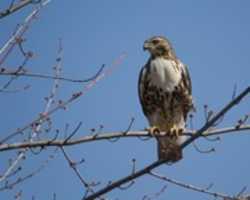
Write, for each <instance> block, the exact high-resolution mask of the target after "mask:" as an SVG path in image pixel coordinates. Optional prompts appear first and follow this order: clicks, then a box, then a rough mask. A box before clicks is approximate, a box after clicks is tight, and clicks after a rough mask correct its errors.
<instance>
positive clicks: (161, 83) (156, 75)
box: [149, 58, 181, 91]
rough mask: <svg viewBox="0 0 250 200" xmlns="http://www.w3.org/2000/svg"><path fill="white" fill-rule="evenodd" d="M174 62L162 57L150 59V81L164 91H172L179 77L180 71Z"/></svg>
mask: <svg viewBox="0 0 250 200" xmlns="http://www.w3.org/2000/svg"><path fill="white" fill-rule="evenodd" d="M176 65H177V64H176V62H174V61H172V60H167V59H164V58H156V59H154V60H152V61H151V67H150V69H151V70H150V72H151V73H150V77H149V78H150V81H151V83H152V84H153V85H156V86H158V87H160V88H162V89H165V91H173V90H174V87H175V86H177V85H178V83H179V82H180V79H181V72H180V70H178V69H177V66H176Z"/></svg>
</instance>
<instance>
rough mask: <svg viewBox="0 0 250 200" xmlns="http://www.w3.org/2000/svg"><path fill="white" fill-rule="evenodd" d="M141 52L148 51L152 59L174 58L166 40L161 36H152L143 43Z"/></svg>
mask: <svg viewBox="0 0 250 200" xmlns="http://www.w3.org/2000/svg"><path fill="white" fill-rule="evenodd" d="M143 50H144V51H145V50H147V51H149V53H150V54H151V56H152V57H157V56H163V57H166V58H175V53H174V50H173V48H172V46H171V44H170V42H169V41H168V39H167V38H165V37H163V36H154V37H151V38H149V39H147V40H146V41H145V42H144V45H143Z"/></svg>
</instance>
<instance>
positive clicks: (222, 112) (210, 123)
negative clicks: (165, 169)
mask: <svg viewBox="0 0 250 200" xmlns="http://www.w3.org/2000/svg"><path fill="white" fill-rule="evenodd" d="M249 92H250V87H247V88H246V89H245V90H244V91H243V92H242V93H241V94H239V95H238V96H237V97H236V98H235V99H233V100H231V101H230V102H229V103H228V104H227V105H226V106H225V107H224V108H222V109H221V110H220V111H219V112H218V113H217V114H215V115H214V116H213V117H212V118H211V119H210V120H209V121H207V122H206V124H205V125H204V126H203V127H202V128H200V129H199V130H198V131H197V132H196V134H194V135H193V136H191V137H190V138H189V139H188V140H187V141H185V142H184V143H183V144H182V145H181V148H182V149H184V148H185V147H186V146H188V145H189V144H190V143H192V142H193V141H195V140H196V139H198V138H199V137H201V136H202V134H203V133H204V132H205V131H206V130H207V129H209V127H211V126H213V125H214V124H215V123H216V122H217V121H218V120H219V119H221V117H222V116H224V115H225V114H226V113H227V112H228V111H229V110H230V109H231V108H232V107H234V106H235V105H237V104H238V103H239V102H240V101H241V100H242V99H243V98H244V97H245V96H246V95H247V94H248V93H249ZM166 162H168V161H167V160H158V161H155V162H153V163H152V164H150V165H148V166H146V167H145V168H143V169H141V170H138V171H136V172H135V173H134V174H132V175H128V176H126V177H123V178H121V179H119V180H117V181H115V182H113V183H112V184H110V185H109V186H106V187H104V188H102V189H100V190H99V191H97V192H96V193H94V194H92V195H90V196H88V197H86V198H85V200H93V199H96V198H97V197H100V196H102V195H104V194H106V193H108V192H110V191H112V190H113V189H115V188H118V187H120V186H121V185H123V184H125V183H128V182H130V181H132V180H134V179H136V178H138V177H140V176H143V175H145V174H148V173H149V172H151V170H153V169H155V168H157V167H159V166H160V165H162V164H164V163H166Z"/></svg>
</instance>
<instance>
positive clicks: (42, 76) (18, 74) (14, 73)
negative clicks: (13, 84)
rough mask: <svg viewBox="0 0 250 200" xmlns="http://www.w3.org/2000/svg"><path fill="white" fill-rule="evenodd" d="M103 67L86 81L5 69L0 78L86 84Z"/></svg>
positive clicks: (2, 70)
mask: <svg viewBox="0 0 250 200" xmlns="http://www.w3.org/2000/svg"><path fill="white" fill-rule="evenodd" d="M104 67H105V65H104V64H103V65H102V66H101V67H100V69H99V70H98V71H97V72H96V74H95V75H94V76H92V77H90V78H86V79H72V78H65V77H57V76H51V75H45V74H36V73H29V72H27V71H25V70H23V71H20V72H16V71H10V70H7V68H2V69H0V76H25V77H31V78H41V79H57V80H61V81H67V82H73V83H87V82H90V81H92V80H94V79H95V78H96V77H97V76H98V75H99V74H100V73H101V72H102V71H103V69H104Z"/></svg>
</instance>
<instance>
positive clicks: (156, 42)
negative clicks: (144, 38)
mask: <svg viewBox="0 0 250 200" xmlns="http://www.w3.org/2000/svg"><path fill="white" fill-rule="evenodd" d="M159 42H160V41H159V40H153V41H152V43H153V44H158V43H159Z"/></svg>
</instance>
